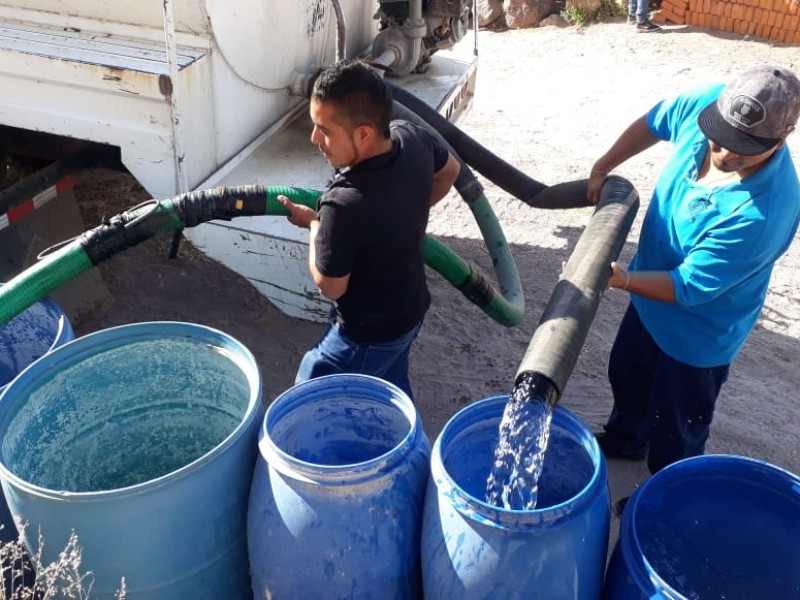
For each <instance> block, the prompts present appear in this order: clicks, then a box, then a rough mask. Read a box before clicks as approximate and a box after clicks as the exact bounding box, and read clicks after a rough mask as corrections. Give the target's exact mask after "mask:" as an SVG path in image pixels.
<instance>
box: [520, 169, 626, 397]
mask: <svg viewBox="0 0 800 600" xmlns="http://www.w3.org/2000/svg"><path fill="white" fill-rule="evenodd" d="M638 207H639V194H638V193H637V192H636V190H635V188H634V187H633V185H632V184H631V183H630V182H629V181H628V180H627V179H623V178H622V177H617V176H611V177H609V178H608V179H607V180H606V182H605V184H604V185H603V188H602V190H601V192H600V201H599V202H598V205H597V210H596V211H595V212H594V214H593V215H592V217H591V219H590V220H589V223H588V225H587V226H586V229H584V231H583V233H582V234H581V236H580V238H579V239H578V243H577V244H576V245H575V250H573V252H572V254H571V255H570V258H569V260H568V261H567V264H566V265H565V266H564V270H563V272H562V274H561V278H560V279H559V281H558V283H557V284H556V286H555V288H554V289H553V292H552V294H551V295H550V299H549V300H548V302H547V305H546V306H545V309H544V312H543V313H542V316H541V318H540V319H539V324H538V325H537V327H536V330H535V331H534V334H533V337H532V338H531V341H530V343H529V344H528V349H527V350H526V351H525V355H524V356H523V358H522V362H521V363H520V365H519V369H518V370H517V375H516V377H515V385H520V384H521V383H522V382H523V380H525V379H526V378H529V377H531V376H532V375H535V377H536V378H537V379H539V380H541V379H542V378H544V379H546V380H549V381H550V382H552V385H553V386H554V388H555V393H556V399H557V398H558V397H560V396H561V393H562V392H563V391H564V387H565V386H566V383H567V380H568V379H569V376H570V375H571V374H572V370H573V369H574V368H575V363H576V362H577V360H578V355H579V354H580V351H581V348H582V347H583V343H584V341H585V340H586V335H587V333H588V332H589V327H590V326H591V324H592V320H593V319H594V315H595V313H596V312H597V307H598V305H599V303H600V298H601V297H602V295H603V291H604V290H605V289H606V284H607V283H608V279H609V277H610V276H611V268H610V264H611V262H612V261H614V260H616V259H617V257H618V256H619V253H620V252H621V251H622V247H623V245H624V244H625V240H626V238H627V236H628V233H629V232H630V228H631V225H632V223H633V219H634V217H635V216H636V211H637V210H638ZM541 385H542V384H541V381H540V386H541ZM545 387H546V386H545Z"/></svg>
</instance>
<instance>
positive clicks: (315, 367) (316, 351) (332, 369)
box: [295, 322, 422, 400]
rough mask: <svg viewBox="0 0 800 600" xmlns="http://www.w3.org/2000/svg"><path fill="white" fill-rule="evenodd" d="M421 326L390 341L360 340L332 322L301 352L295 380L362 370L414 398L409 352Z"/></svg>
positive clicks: (297, 381)
mask: <svg viewBox="0 0 800 600" xmlns="http://www.w3.org/2000/svg"><path fill="white" fill-rule="evenodd" d="M421 327H422V322H420V323H418V324H417V325H416V326H415V327H414V328H413V329H412V330H411V331H409V332H408V333H406V334H405V335H403V336H402V337H400V338H397V339H396V340H391V341H389V342H374V343H367V344H359V343H358V342H354V341H353V340H351V339H350V338H349V337H347V335H345V333H344V332H343V331H342V328H341V326H340V325H339V323H334V324H333V325H332V326H331V327H330V329H328V331H327V333H326V334H325V336H324V337H323V338H322V339H321V340H320V341H318V342H317V344H316V345H315V346H314V347H313V348H312V349H311V350H309V351H308V352H306V354H305V356H303V360H302V361H301V362H300V367H299V368H298V370H297V376H296V377H295V383H300V382H302V381H306V380H307V379H314V378H315V377H322V376H323V375H332V374H333V373H361V374H363V375H373V376H375V377H380V378H381V379H383V380H385V381H388V382H390V383H393V384H395V385H396V386H397V387H399V388H400V389H401V390H403V391H404V392H405V393H406V394H408V397H409V398H411V400H414V394H413V393H412V392H411V382H410V381H409V379H408V355H409V352H410V350H411V343H412V342H413V341H414V340H415V339H417V335H419V330H420V328H421Z"/></svg>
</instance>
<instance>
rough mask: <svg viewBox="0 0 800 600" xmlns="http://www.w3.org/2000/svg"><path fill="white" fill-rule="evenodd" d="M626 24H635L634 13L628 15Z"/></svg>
mask: <svg viewBox="0 0 800 600" xmlns="http://www.w3.org/2000/svg"><path fill="white" fill-rule="evenodd" d="M627 23H628V25H636V15H628V20H627Z"/></svg>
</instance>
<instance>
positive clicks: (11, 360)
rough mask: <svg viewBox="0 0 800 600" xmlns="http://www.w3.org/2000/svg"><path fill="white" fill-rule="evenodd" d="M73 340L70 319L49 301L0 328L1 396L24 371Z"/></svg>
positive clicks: (36, 305)
mask: <svg viewBox="0 0 800 600" xmlns="http://www.w3.org/2000/svg"><path fill="white" fill-rule="evenodd" d="M0 285H2V284H0ZM73 339H75V333H74V332H73V331H72V326H71V325H70V322H69V319H68V318H67V316H66V315H65V314H64V311H63V310H62V309H61V307H60V306H59V305H58V304H56V303H55V302H54V301H53V300H51V299H50V298H43V299H42V300H39V301H38V302H37V303H36V304H34V305H32V306H31V307H29V308H28V309H27V310H25V311H23V312H22V313H20V314H19V315H17V316H16V317H14V318H13V319H11V320H10V321H9V322H8V323H6V324H5V325H3V326H2V327H0V394H2V393H3V390H4V389H5V387H6V385H7V384H8V383H9V382H10V381H11V380H12V379H14V377H16V376H17V375H18V374H19V373H20V372H21V371H22V370H23V369H24V368H25V367H27V366H28V365H29V364H31V363H32V362H33V361H35V360H36V359H37V358H39V357H40V356H44V355H45V354H47V353H48V352H50V351H51V350H53V349H55V348H58V347H59V346H62V345H64V344H66V343H67V342H69V341H72V340H73Z"/></svg>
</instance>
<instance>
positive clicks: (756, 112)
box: [728, 94, 767, 128]
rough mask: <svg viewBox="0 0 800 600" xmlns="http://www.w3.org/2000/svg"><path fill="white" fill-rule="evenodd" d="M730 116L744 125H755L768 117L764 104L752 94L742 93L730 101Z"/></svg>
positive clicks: (735, 121) (732, 119) (737, 122)
mask: <svg viewBox="0 0 800 600" xmlns="http://www.w3.org/2000/svg"><path fill="white" fill-rule="evenodd" d="M729 106H730V108H729V110H728V118H729V119H730V120H731V121H733V122H734V123H736V124H738V125H741V126H742V127H747V128H750V127H755V126H756V125H758V124H759V123H763V122H764V119H766V118H767V110H766V109H765V108H764V105H763V104H761V102H759V101H758V100H756V99H755V98H753V97H752V96H746V95H744V94H740V95H738V96H736V97H734V98H733V100H731V102H730V105H729Z"/></svg>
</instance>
